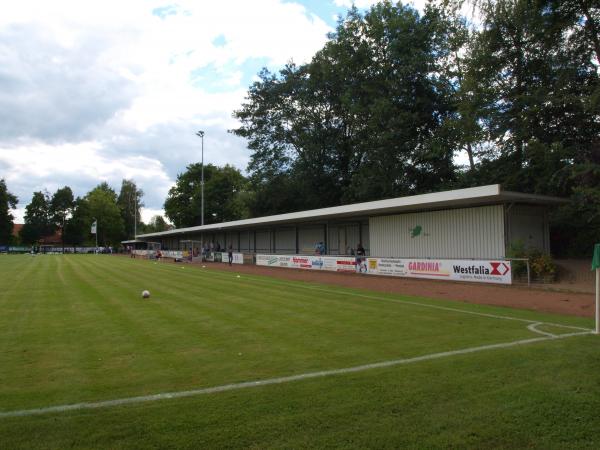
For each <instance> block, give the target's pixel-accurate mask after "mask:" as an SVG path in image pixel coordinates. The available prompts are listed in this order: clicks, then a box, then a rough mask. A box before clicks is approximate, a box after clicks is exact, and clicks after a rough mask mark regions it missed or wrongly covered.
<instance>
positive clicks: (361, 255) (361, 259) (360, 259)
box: [356, 242, 367, 272]
mask: <svg viewBox="0 0 600 450" xmlns="http://www.w3.org/2000/svg"><path fill="white" fill-rule="evenodd" d="M363 269H364V271H365V272H366V271H367V266H366V264H365V248H364V247H363V246H362V244H361V243H360V242H359V243H358V245H357V246H356V270H357V271H358V272H362V271H363Z"/></svg>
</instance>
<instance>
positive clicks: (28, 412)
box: [0, 330, 592, 419]
mask: <svg viewBox="0 0 600 450" xmlns="http://www.w3.org/2000/svg"><path fill="white" fill-rule="evenodd" d="M591 333H592V331H591V330H590V331H584V332H577V333H568V334H560V335H547V336H544V337H538V338H531V339H522V340H519V341H512V342H503V343H499V344H489V345H481V346H478V347H469V348H463V349H459V350H451V351H447V352H441V353H431V354H428V355H422V356H415V357H413V358H405V359H394V360H390V361H382V362H377V363H372V364H363V365H360V366H353V367H346V368H342V369H332V370H322V371H318V372H309V373H303V374H298V375H291V376H287V377H278V378H267V379H263V380H255V381H246V382H242V383H232V384H225V385H222V386H214V387H208V388H202V389H193V390H188V391H177V392H165V393H161V394H153V395H143V396H138V397H127V398H120V399H114V400H104V401H99V402H89V403H73V404H68V405H56V406H48V407H45V408H36V409H22V410H15V411H3V412H0V419H2V418H10V417H26V416H35V415H42V414H51V413H62V412H67V411H77V410H87V409H99V408H108V407H112V406H122V405H131V404H136V403H146V402H153V401H158V400H169V399H177V398H184V397H193V396H198V395H204V394H215V393H218V392H227V391H234V390H239V389H246V388H253V387H260V386H269V385H275V384H283V383H290V382H293V381H301V380H308V379H312V378H323V377H328V376H333V375H344V374H348V373H355V372H363V371H366V370H371V369H380V368H387V367H393V366H400V365H405V364H413V363H417V362H421V361H430V360H434V359H441V358H447V357H451V356H456V355H465V354H469V353H476V352H481V351H485V350H495V349H501V348H509V347H516V346H520V345H527V344H533V343H536V342H544V341H552V340H557V339H565V338H568V337H573V336H582V335H587V334H591Z"/></svg>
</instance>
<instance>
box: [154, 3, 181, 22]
mask: <svg viewBox="0 0 600 450" xmlns="http://www.w3.org/2000/svg"><path fill="white" fill-rule="evenodd" d="M152 15H153V16H156V17H160V18H161V19H166V18H167V17H168V16H175V15H177V5H166V6H160V7H158V8H154V9H153V10H152Z"/></svg>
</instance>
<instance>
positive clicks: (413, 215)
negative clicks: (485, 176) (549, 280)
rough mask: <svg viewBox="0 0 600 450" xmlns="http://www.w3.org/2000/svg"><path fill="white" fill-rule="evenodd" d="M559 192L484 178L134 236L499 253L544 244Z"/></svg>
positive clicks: (371, 251) (270, 249)
mask: <svg viewBox="0 0 600 450" xmlns="http://www.w3.org/2000/svg"><path fill="white" fill-rule="evenodd" d="M562 203H565V200H564V199H561V198H556V197H549V196H542V195H533V194H524V193H519V192H512V191H505V190H503V189H502V187H501V186H500V185H497V184H496V185H488V186H480V187H474V188H467V189H457V190H451V191H444V192H436V193H430V194H421V195H414V196H407V197H398V198H392V199H386V200H378V201H373V202H365V203H356V204H351V205H343V206H336V207H331V208H321V209H316V210H309V211H299V212H294V213H288V214H279V215H274V216H267V217H258V218H253V219H245V220H237V221H232V222H224V223H218V224H210V225H204V226H196V227H190V228H180V229H175V230H169V231H163V232H159V233H150V234H145V235H139V236H137V239H138V240H140V241H160V242H161V243H162V248H164V249H169V248H172V249H175V248H180V243H181V242H182V241H184V240H188V241H199V242H213V245H214V246H216V245H217V243H218V244H219V246H220V247H221V248H222V249H223V250H225V249H226V248H227V247H228V246H229V244H231V245H232V246H233V248H234V251H236V252H242V253H248V254H257V253H259V254H260V253H262V254H288V255H289V254H298V255H301V254H314V249H315V245H316V244H317V243H318V242H323V243H324V245H325V246H326V249H327V254H330V255H349V254H352V253H353V252H354V251H355V249H356V245H357V244H358V243H359V242H360V243H362V245H363V247H364V248H365V250H366V252H367V255H372V256H380V257H398V258H407V257H408V258H463V259H477V258H495V259H499V258H504V257H505V256H506V251H507V249H508V248H509V247H510V245H511V243H512V242H515V241H517V240H519V241H522V242H523V243H524V244H525V246H527V247H533V248H537V249H540V250H542V251H544V252H549V251H550V243H549V221H548V209H549V208H550V207H552V206H556V205H560V204H562Z"/></svg>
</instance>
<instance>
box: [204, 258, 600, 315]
mask: <svg viewBox="0 0 600 450" xmlns="http://www.w3.org/2000/svg"><path fill="white" fill-rule="evenodd" d="M194 265H197V264H194ZM203 265H205V266H206V268H207V269H210V270H220V271H232V272H239V273H248V274H256V275H266V276H269V277H274V278H281V279H285V280H295V281H312V282H316V283H323V284H333V285H337V286H343V287H348V288H359V289H368V290H371V291H378V292H387V293H397V294H404V295H412V296H418V297H429V298H438V299H448V300H459V301H463V302H467V303H480V304H485V305H494V306H509V307H511V308H521V309H530V310H534V311H543V312H549V313H558V314H570V315H575V316H584V317H593V315H594V301H595V300H594V295H593V294H580V293H571V292H557V291H551V290H547V289H543V288H526V287H520V286H501V285H486V284H478V283H460V282H452V281H431V280H422V279H409V278H395V277H385V276H374V275H359V274H352V273H336V272H325V271H323V272H320V271H319V272H317V271H313V270H302V269H287V268H276V267H263V266H255V265H234V266H231V267H229V266H228V265H227V264H223V263H203Z"/></svg>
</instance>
